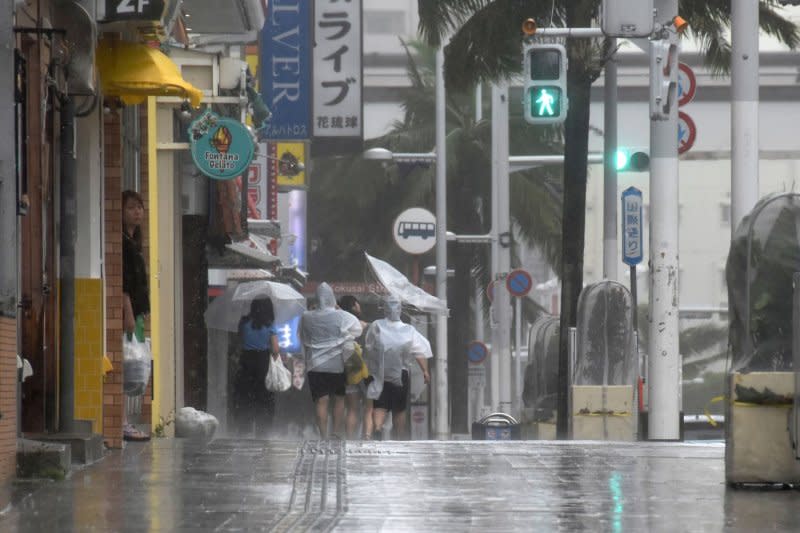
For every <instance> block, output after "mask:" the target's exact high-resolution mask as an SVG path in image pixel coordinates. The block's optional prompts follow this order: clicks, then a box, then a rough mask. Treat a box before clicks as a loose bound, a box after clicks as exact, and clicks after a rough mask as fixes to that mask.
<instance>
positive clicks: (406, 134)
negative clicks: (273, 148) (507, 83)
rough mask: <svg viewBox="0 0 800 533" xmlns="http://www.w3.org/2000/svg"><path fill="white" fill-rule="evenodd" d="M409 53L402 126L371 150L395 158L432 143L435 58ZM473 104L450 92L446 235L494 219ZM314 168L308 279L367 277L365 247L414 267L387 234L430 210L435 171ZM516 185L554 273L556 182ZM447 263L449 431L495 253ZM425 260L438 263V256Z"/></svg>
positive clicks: (534, 173)
mask: <svg viewBox="0 0 800 533" xmlns="http://www.w3.org/2000/svg"><path fill="white" fill-rule="evenodd" d="M412 51H413V54H412ZM407 52H408V74H409V78H410V80H411V88H410V90H409V91H407V92H406V93H405V94H404V99H403V108H404V117H403V120H401V121H398V122H397V123H396V124H394V126H393V128H392V130H391V131H390V132H389V133H388V134H387V135H384V136H382V137H380V138H378V139H374V140H372V141H370V142H369V143H368V145H369V146H381V147H385V148H388V149H390V150H392V151H394V152H426V151H429V150H430V149H431V147H432V146H434V144H435V140H434V139H435V120H434V117H435V113H434V110H435V93H434V51H433V49H431V48H430V47H427V46H424V45H422V44H421V43H411V45H410V47H409V48H407ZM473 106H474V103H473V98H472V96H471V95H470V94H469V93H467V92H455V91H450V92H448V95H447V154H448V157H447V162H448V165H447V167H448V168H447V179H448V196H449V198H448V200H449V201H448V230H451V231H453V232H455V233H457V234H476V233H485V232H487V231H488V230H489V217H488V216H485V214H484V211H485V209H484V207H483V206H488V205H489V195H490V183H491V182H490V176H491V167H490V161H491V127H490V124H489V121H487V120H481V121H476V120H475V118H474V109H473ZM517 111H519V110H517ZM510 127H511V131H512V132H513V136H512V138H513V141H514V143H513V146H512V148H514V149H519V150H520V151H521V152H522V151H524V149H523V147H525V149H529V147H531V146H534V147H536V149H537V150H539V151H540V153H558V151H559V150H560V149H561V138H560V132H559V131H558V129H556V128H547V129H544V130H543V129H540V128H539V129H537V128H532V127H530V126H529V125H527V124H526V123H525V122H524V120H523V119H522V116H521V112H517V113H516V114H514V115H513V116H512V118H511V126H510ZM314 164H315V174H314V176H315V182H314V183H313V184H312V187H311V192H310V194H311V198H310V204H311V205H313V209H310V210H309V227H310V230H311V235H312V243H311V249H312V250H313V249H314V248H315V246H316V247H317V248H316V249H317V251H316V252H312V254H311V256H312V262H311V265H312V267H311V272H312V275H313V276H314V277H316V278H329V279H330V278H335V279H345V278H346V277H349V276H352V275H353V273H357V272H361V271H362V269H363V267H362V265H363V256H362V255H361V253H362V251H363V250H365V249H366V250H369V251H370V252H371V253H373V254H376V255H381V256H385V257H388V258H389V260H390V261H392V262H394V263H395V264H401V265H402V264H403V261H408V259H407V257H408V256H406V255H405V254H403V253H402V252H400V251H399V249H398V248H397V247H396V246H395V245H394V244H393V242H392V238H391V236H390V234H389V230H388V228H391V225H392V221H393V220H394V218H395V217H396V216H397V215H398V214H399V213H400V212H401V211H403V210H404V209H405V208H407V207H412V206H432V205H433V204H434V193H435V191H434V190H433V189H432V184H433V183H434V179H433V178H434V169H433V168H428V167H422V166H411V167H409V166H393V167H388V168H386V169H383V168H381V167H380V166H379V165H377V164H376V163H375V162H370V161H364V160H363V159H362V158H360V157H355V158H347V159H338V160H335V159H325V160H315V161H314ZM511 188H512V194H511V197H512V205H511V214H512V218H513V220H514V222H515V227H516V228H517V231H518V233H519V235H521V237H522V239H523V240H524V242H525V244H526V245H528V246H538V247H539V248H540V249H541V250H542V251H543V252H544V255H545V257H546V258H547V259H548V260H549V261H550V263H551V266H552V267H553V268H558V260H559V259H560V249H559V248H560V247H559V241H560V234H561V228H560V219H561V213H560V210H559V206H560V201H559V200H560V183H559V180H558V176H557V175H556V174H554V173H553V172H552V170H550V169H535V170H529V171H525V172H518V173H515V174H514V175H512V178H511ZM353 191H357V192H356V194H354V193H353ZM376 228H377V231H376ZM315 241H316V242H315ZM315 257H317V258H318V259H315ZM449 257H450V265H451V267H453V266H454V267H455V271H456V274H455V279H454V280H453V283H451V284H449V285H450V287H451V291H450V294H449V295H448V303H449V307H450V309H451V312H452V315H453V316H452V320H453V325H454V327H451V328H449V331H450V339H449V346H450V349H449V353H450V354H451V355H450V364H449V365H448V366H449V369H450V375H449V378H450V383H451V387H450V390H451V399H452V405H453V427H454V428H455V430H456V431H460V432H465V431H466V424H467V420H466V418H467V416H466V406H467V398H466V393H467V364H466V357H465V356H464V355H463V354H464V353H465V346H466V344H467V342H468V341H469V340H471V339H470V338H469V337H468V332H469V330H470V328H469V314H470V295H471V294H473V292H474V286H473V285H472V284H473V283H479V284H480V286H485V283H486V281H487V279H486V278H487V274H488V270H489V269H488V267H487V263H488V257H489V256H488V251H487V250H486V249H485V245H483V246H481V245H463V244H458V245H453V246H451V249H450V255H449ZM420 259H421V260H423V261H424V260H429V261H431V262H432V261H433V257H432V254H429V255H428V256H425V257H423V258H420ZM475 270H476V271H478V272H479V273H481V276H480V277H478V278H477V279H473V271H475ZM348 274H349V276H348ZM341 276H345V278H342V277H341ZM530 311H531V312H533V310H532V309H530ZM462 362H463V364H461V363H462Z"/></svg>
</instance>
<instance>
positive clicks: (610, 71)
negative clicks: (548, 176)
mask: <svg viewBox="0 0 800 533" xmlns="http://www.w3.org/2000/svg"><path fill="white" fill-rule="evenodd" d="M609 43H610V45H611V46H610V48H611V50H615V49H616V47H617V40H616V39H614V38H610V39H609ZM603 94H604V97H605V103H604V105H603V123H604V124H603V126H604V127H603V130H604V131H603V153H604V154H605V158H604V160H603V277H604V278H605V279H611V280H616V279H617V267H618V265H619V254H618V252H617V226H618V225H617V202H618V199H617V157H616V154H617V62H616V58H615V57H610V58H608V60H607V61H606V65H605V77H604V81H603Z"/></svg>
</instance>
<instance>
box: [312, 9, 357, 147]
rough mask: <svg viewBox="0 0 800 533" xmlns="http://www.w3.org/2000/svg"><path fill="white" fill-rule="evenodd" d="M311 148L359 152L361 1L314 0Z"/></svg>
mask: <svg viewBox="0 0 800 533" xmlns="http://www.w3.org/2000/svg"><path fill="white" fill-rule="evenodd" d="M313 55H314V96H313V101H314V108H313V109H314V114H313V123H314V124H313V132H314V141H315V142H314V149H315V151H317V152H320V151H321V152H323V153H332V152H341V151H357V150H361V147H362V139H363V132H364V127H363V112H362V89H363V72H362V65H361V55H362V27H361V0H348V1H346V2H342V1H340V0H315V2H314V54H313Z"/></svg>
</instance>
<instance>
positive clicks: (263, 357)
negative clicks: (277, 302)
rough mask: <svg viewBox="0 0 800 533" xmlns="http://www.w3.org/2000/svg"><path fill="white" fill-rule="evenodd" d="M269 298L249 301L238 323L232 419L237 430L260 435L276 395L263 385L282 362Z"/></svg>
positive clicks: (270, 418)
mask: <svg viewBox="0 0 800 533" xmlns="http://www.w3.org/2000/svg"><path fill="white" fill-rule="evenodd" d="M274 322H275V310H274V309H273V307H272V300H270V299H269V298H259V299H256V300H253V302H252V303H251V304H250V314H249V315H246V316H244V317H242V320H241V321H240V322H239V338H240V340H241V343H242V351H241V353H240V354H239V368H238V370H237V372H236V378H235V382H234V385H233V419H234V421H235V427H236V431H237V433H239V435H241V436H250V435H251V434H252V431H253V430H254V428H253V426H254V425H255V437H256V438H262V437H264V433H266V431H267V430H269V429H270V425H271V424H272V418H273V416H274V413H275V396H274V394H273V393H272V392H270V391H268V390H267V388H266V387H265V386H264V378H265V377H266V376H267V372H268V371H269V365H271V364H283V363H282V362H281V359H280V347H279V346H278V336H277V334H276V331H275V327H274Z"/></svg>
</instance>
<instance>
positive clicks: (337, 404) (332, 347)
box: [300, 282, 363, 439]
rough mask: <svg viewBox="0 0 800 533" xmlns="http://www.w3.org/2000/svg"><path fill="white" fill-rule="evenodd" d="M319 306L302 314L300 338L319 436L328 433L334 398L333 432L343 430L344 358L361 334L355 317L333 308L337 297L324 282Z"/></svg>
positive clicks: (337, 433) (319, 289)
mask: <svg viewBox="0 0 800 533" xmlns="http://www.w3.org/2000/svg"><path fill="white" fill-rule="evenodd" d="M317 300H318V304H319V308H318V309H315V310H313V311H306V312H305V313H303V318H302V322H301V326H300V338H301V339H302V343H303V348H304V351H305V356H306V369H307V370H308V374H307V377H308V386H309V388H310V389H311V399H312V400H313V401H314V405H315V407H316V417H317V427H318V428H319V433H320V437H321V438H323V439H324V438H326V437H327V435H328V407H329V405H330V398H331V397H334V398H335V399H334V405H333V433H334V434H335V435H341V434H342V429H344V405H345V401H344V400H345V390H346V387H347V378H346V376H345V373H344V361H345V359H347V358H348V357H350V355H352V351H353V348H354V346H353V343H354V342H355V339H357V338H358V337H359V336H360V335H361V331H362V329H363V328H362V327H361V322H359V320H358V318H356V317H355V316H353V315H352V314H350V313H348V312H347V311H343V310H341V309H337V308H336V296H334V294H333V289H331V287H330V285H328V284H327V283H324V282H323V283H321V284H320V285H319V287H317Z"/></svg>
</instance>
